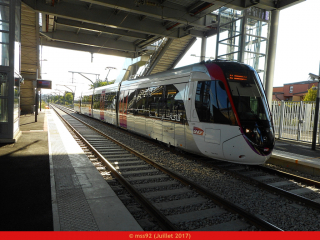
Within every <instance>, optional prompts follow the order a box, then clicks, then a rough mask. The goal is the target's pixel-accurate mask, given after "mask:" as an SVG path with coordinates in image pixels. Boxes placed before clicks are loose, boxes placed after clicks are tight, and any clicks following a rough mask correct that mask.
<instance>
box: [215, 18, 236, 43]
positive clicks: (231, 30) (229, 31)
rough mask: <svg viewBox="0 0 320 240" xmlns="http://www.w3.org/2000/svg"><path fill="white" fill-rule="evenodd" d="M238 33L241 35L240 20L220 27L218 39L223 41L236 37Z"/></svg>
mask: <svg viewBox="0 0 320 240" xmlns="http://www.w3.org/2000/svg"><path fill="white" fill-rule="evenodd" d="M240 33H241V20H237V21H235V22H231V23H228V24H225V25H223V26H220V33H219V34H220V36H219V39H220V40H223V39H225V38H230V37H234V36H238V35H239V34H240Z"/></svg>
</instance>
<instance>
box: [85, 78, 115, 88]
mask: <svg viewBox="0 0 320 240" xmlns="http://www.w3.org/2000/svg"><path fill="white" fill-rule="evenodd" d="M115 81H116V80H113V81H109V82H106V81H102V80H100V79H99V80H97V81H96V82H95V83H94V84H90V85H89V86H90V89H93V87H94V88H98V87H102V86H106V85H110V84H113V83H114V82H115Z"/></svg>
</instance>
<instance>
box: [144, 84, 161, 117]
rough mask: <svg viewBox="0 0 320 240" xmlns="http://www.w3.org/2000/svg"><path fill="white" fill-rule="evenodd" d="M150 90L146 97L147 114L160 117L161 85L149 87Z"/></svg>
mask: <svg viewBox="0 0 320 240" xmlns="http://www.w3.org/2000/svg"><path fill="white" fill-rule="evenodd" d="M148 91H149V92H150V93H149V94H150V95H149V98H148V108H149V111H150V112H149V116H150V117H151V116H152V117H159V118H160V117H162V114H163V102H162V95H163V86H159V87H150V88H149V89H148Z"/></svg>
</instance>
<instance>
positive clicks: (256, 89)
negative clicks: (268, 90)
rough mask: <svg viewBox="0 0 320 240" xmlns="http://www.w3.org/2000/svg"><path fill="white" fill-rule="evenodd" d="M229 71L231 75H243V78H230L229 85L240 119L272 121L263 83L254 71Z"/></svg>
mask: <svg viewBox="0 0 320 240" xmlns="http://www.w3.org/2000/svg"><path fill="white" fill-rule="evenodd" d="M237 71H238V72H235V71H233V70H230V71H229V72H227V76H228V74H230V76H236V75H237V76H243V79H241V80H237V79H235V78H234V79H232V78H231V77H230V79H229V86H230V90H231V94H232V97H233V101H234V104H235V107H236V109H237V112H238V115H239V118H240V120H243V121H266V120H268V121H270V115H269V112H268V110H267V109H268V107H267V101H266V97H265V95H264V92H263V89H262V85H261V82H260V80H259V79H257V78H256V75H255V73H254V72H253V71H242V72H241V70H240V69H238V70H237Z"/></svg>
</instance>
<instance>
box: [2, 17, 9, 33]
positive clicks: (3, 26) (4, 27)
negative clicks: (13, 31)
mask: <svg viewBox="0 0 320 240" xmlns="http://www.w3.org/2000/svg"><path fill="white" fill-rule="evenodd" d="M0 31H9V23H8V22H3V21H1V20H0Z"/></svg>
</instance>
